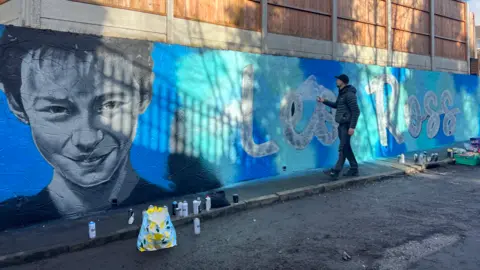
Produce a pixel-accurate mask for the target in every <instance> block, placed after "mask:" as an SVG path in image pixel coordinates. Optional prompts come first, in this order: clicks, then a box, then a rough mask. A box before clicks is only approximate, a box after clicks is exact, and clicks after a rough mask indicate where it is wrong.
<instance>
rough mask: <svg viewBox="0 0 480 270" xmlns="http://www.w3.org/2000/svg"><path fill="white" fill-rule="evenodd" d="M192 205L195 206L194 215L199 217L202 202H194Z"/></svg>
mask: <svg viewBox="0 0 480 270" xmlns="http://www.w3.org/2000/svg"><path fill="white" fill-rule="evenodd" d="M192 205H193V214H194V215H198V213H200V211H199V210H200V209H199V208H200V202H199V201H197V200H193V202H192Z"/></svg>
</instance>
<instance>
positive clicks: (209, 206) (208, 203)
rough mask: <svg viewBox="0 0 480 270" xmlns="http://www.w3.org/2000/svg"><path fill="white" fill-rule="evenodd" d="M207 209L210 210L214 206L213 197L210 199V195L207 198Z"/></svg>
mask: <svg viewBox="0 0 480 270" xmlns="http://www.w3.org/2000/svg"><path fill="white" fill-rule="evenodd" d="M205 207H206V208H205V209H206V210H207V211H210V209H211V208H212V199H210V197H209V196H207V198H205Z"/></svg>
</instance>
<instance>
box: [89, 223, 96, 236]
mask: <svg viewBox="0 0 480 270" xmlns="http://www.w3.org/2000/svg"><path fill="white" fill-rule="evenodd" d="M88 237H89V238H90V239H94V238H95V237H97V229H96V226H95V222H93V221H90V223H88Z"/></svg>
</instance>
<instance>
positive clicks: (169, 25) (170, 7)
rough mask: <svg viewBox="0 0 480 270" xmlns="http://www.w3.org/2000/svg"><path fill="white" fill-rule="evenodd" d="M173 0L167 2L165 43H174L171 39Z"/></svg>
mask: <svg viewBox="0 0 480 270" xmlns="http://www.w3.org/2000/svg"><path fill="white" fill-rule="evenodd" d="M174 6H175V0H167V42H168V43H174V38H173V18H174V8H175V7H174Z"/></svg>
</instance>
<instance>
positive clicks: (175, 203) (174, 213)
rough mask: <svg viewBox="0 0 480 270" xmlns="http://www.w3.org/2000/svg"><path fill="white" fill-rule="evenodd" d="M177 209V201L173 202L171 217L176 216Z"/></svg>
mask: <svg viewBox="0 0 480 270" xmlns="http://www.w3.org/2000/svg"><path fill="white" fill-rule="evenodd" d="M177 208H178V203H177V201H174V202H173V203H172V215H174V216H176V215H177Z"/></svg>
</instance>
